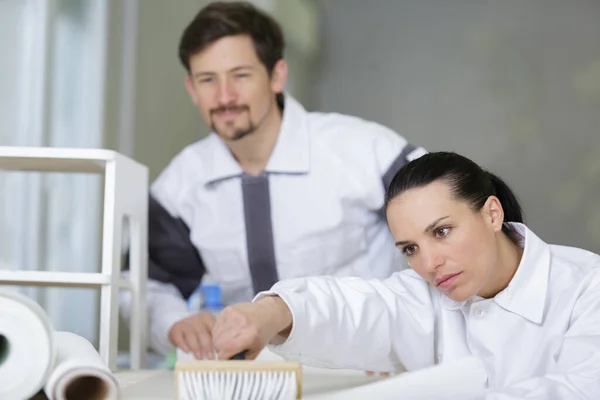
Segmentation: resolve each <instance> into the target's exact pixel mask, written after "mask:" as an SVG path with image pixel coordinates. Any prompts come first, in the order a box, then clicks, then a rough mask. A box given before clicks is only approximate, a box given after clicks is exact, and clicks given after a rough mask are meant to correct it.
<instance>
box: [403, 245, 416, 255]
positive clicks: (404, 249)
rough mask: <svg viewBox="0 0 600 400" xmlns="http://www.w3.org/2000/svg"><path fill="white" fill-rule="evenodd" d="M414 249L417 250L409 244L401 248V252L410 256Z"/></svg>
mask: <svg viewBox="0 0 600 400" xmlns="http://www.w3.org/2000/svg"><path fill="white" fill-rule="evenodd" d="M416 250H417V247H416V246H414V245H412V244H411V245H410V246H406V247H404V248H403V249H402V254H404V255H405V256H407V257H410V256H412V255H413V254H415V251H416Z"/></svg>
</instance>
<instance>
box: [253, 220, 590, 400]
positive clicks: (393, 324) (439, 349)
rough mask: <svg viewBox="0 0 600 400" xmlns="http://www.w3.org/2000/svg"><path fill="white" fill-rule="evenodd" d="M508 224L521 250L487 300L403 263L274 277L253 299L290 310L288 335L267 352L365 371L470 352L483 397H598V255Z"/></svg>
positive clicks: (567, 399) (426, 362)
mask: <svg viewBox="0 0 600 400" xmlns="http://www.w3.org/2000/svg"><path fill="white" fill-rule="evenodd" d="M512 225H513V226H514V227H515V228H516V230H517V231H518V232H519V233H520V234H521V236H522V238H523V241H522V243H521V246H522V247H523V248H524V252H523V257H522V260H521V263H520V265H519V267H518V269H517V272H516V274H515V275H514V277H513V279H512V280H511V282H510V284H509V285H508V287H507V288H506V289H504V290H503V291H502V292H500V293H498V294H497V295H496V296H495V297H494V298H490V299H483V298H479V297H474V298H472V299H470V300H468V301H466V302H460V303H459V302H455V301H453V300H451V299H450V298H448V297H446V296H445V295H443V294H442V293H441V292H440V291H438V290H437V289H436V288H435V287H433V286H432V285H430V284H428V283H427V282H426V281H425V280H424V279H422V278H421V277H420V276H418V275H417V274H416V273H415V272H414V271H412V270H405V271H402V272H399V273H395V274H394V275H393V276H392V277H390V278H389V279H386V280H364V279H360V278H334V277H311V278H302V279H294V280H289V281H282V282H279V283H277V284H276V285H275V286H274V287H273V288H272V291H270V292H264V293H261V294H259V295H258V296H257V298H260V297H262V296H264V295H268V294H277V295H279V296H280V297H281V298H282V299H283V300H284V301H285V302H286V303H287V304H288V306H289V307H290V309H291V311H292V314H293V321H294V322H293V328H292V331H291V334H290V336H289V338H288V339H287V341H286V342H284V343H283V344H282V345H279V346H271V349H272V350H273V351H274V352H275V353H278V354H279V355H281V356H283V357H285V358H293V359H300V360H301V361H302V362H304V363H306V364H309V365H313V366H320V367H344V368H357V369H365V370H374V371H395V370H398V369H399V366H403V367H404V368H406V369H407V370H408V371H411V370H416V369H420V368H424V367H428V366H431V365H433V364H437V363H441V362H443V361H452V360H457V359H461V358H464V357H467V356H476V357H479V358H480V359H481V361H482V363H483V365H485V370H486V373H487V376H488V382H487V384H488V387H489V391H488V392H487V394H486V400H492V399H494V400H504V399H539V400H542V399H544V400H547V399H565V400H570V399H590V400H592V399H593V400H597V399H600V268H599V267H600V256H598V255H596V254H594V253H591V252H588V251H585V250H581V249H577V248H572V247H564V246H556V245H548V244H546V243H545V242H544V241H542V240H541V239H540V238H539V237H537V236H536V235H535V234H534V233H533V232H532V231H531V230H529V229H528V228H527V227H525V225H522V224H512ZM465 379H468V377H465ZM432 384H435V382H432ZM399 395H401V394H400V393H399Z"/></svg>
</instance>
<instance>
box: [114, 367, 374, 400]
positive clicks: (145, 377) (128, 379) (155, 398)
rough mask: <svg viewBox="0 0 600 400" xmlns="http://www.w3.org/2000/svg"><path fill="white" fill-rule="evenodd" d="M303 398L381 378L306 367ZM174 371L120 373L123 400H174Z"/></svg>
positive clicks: (352, 372)
mask: <svg viewBox="0 0 600 400" xmlns="http://www.w3.org/2000/svg"><path fill="white" fill-rule="evenodd" d="M302 375H303V376H302V381H303V398H306V397H307V396H310V395H314V394H324V393H327V392H330V391H336V390H340V389H344V388H351V387H356V386H359V385H363V384H366V383H369V382H375V381H377V380H379V379H381V378H379V377H368V376H366V374H365V373H364V372H362V371H348V370H321V369H316V368H304V370H303V374H302ZM173 376H174V374H173V372H172V371H166V370H141V371H123V372H119V373H117V379H118V380H119V383H120V384H121V393H122V395H123V397H122V399H123V400H172V399H173V398H174V394H175V389H174V379H173Z"/></svg>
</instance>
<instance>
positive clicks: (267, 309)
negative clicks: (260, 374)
mask: <svg viewBox="0 0 600 400" xmlns="http://www.w3.org/2000/svg"><path fill="white" fill-rule="evenodd" d="M291 326H292V313H291V312H290V310H289V309H288V307H287V305H286V304H285V302H284V301H283V300H281V299H280V298H279V297H277V296H267V297H264V298H262V299H260V300H258V301H257V302H255V303H240V304H235V305H233V306H229V307H227V308H225V309H224V310H223V312H222V313H221V315H220V316H219V319H218V320H217V322H216V324H215V327H214V329H213V343H214V346H215V348H216V350H217V354H218V358H219V360H227V359H229V358H231V357H232V356H234V355H236V354H238V353H240V352H242V351H246V359H249V360H253V359H255V358H256V357H257V356H258V354H259V353H260V351H261V350H262V349H263V348H264V347H265V346H266V345H267V344H268V343H269V342H270V341H271V340H272V339H273V338H274V337H275V336H277V335H284V336H287V334H288V332H289V330H290V329H291Z"/></svg>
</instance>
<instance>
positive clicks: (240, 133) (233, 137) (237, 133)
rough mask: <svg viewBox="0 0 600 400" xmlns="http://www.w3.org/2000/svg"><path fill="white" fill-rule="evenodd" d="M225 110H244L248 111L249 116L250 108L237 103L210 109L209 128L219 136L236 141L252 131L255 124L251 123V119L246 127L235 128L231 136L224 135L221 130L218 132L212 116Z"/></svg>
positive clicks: (254, 128)
mask: <svg viewBox="0 0 600 400" xmlns="http://www.w3.org/2000/svg"><path fill="white" fill-rule="evenodd" d="M225 111H246V112H247V113H248V118H250V108H249V107H248V106H246V105H239V106H222V107H218V108H214V109H212V110H210V115H211V124H210V127H211V129H212V130H213V131H214V132H216V133H217V134H218V135H219V136H221V137H222V138H225V139H227V140H231V141H236V140H240V139H242V138H243V137H245V136H248V135H249V134H251V133H252V132H254V131H255V130H256V125H254V124H253V123H252V121H251V120H249V121H248V126H247V127H246V128H239V129H237V130H236V131H235V132H234V133H233V135H231V136H226V135H224V133H223V132H220V131H219V130H218V129H217V126H216V124H215V120H214V119H213V118H212V116H213V115H214V114H216V113H219V112H225Z"/></svg>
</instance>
